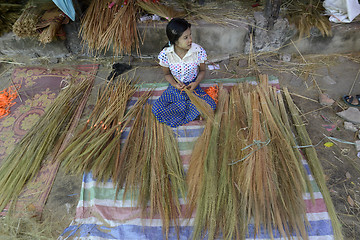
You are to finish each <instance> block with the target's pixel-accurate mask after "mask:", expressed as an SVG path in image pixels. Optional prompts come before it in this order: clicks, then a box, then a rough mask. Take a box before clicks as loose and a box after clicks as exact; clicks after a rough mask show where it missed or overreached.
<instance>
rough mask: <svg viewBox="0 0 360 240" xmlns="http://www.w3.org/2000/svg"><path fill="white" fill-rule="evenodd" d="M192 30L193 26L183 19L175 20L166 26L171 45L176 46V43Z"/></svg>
mask: <svg viewBox="0 0 360 240" xmlns="http://www.w3.org/2000/svg"><path fill="white" fill-rule="evenodd" d="M189 28H191V24H190V23H189V22H188V21H186V20H185V19H183V18H173V19H171V21H170V22H169V23H168V25H167V26H166V35H167V37H168V39H169V42H170V44H175V42H176V41H177V40H178V39H179V38H180V37H181V35H182V34H183V33H184V32H185V31H186V30H187V29H189ZM164 47H169V44H166V45H165V46H164Z"/></svg>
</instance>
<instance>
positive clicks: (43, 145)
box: [0, 80, 93, 211]
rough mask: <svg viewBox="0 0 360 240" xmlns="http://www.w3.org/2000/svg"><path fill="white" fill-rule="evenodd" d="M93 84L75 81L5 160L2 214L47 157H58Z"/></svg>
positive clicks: (0, 176)
mask: <svg viewBox="0 0 360 240" xmlns="http://www.w3.org/2000/svg"><path fill="white" fill-rule="evenodd" d="M92 83H93V81H88V80H83V81H81V82H75V81H72V82H71V84H70V86H69V87H67V88H66V89H65V90H63V91H62V92H60V94H59V96H58V97H57V98H56V99H55V101H54V102H53V103H52V105H51V106H50V107H49V109H48V110H47V111H46V113H45V114H44V115H43V116H42V117H41V119H40V120H39V121H38V122H37V123H36V124H35V125H34V126H33V127H32V128H31V129H30V131H29V132H28V133H27V134H26V135H25V136H24V138H23V139H22V140H21V141H20V142H19V144H17V145H16V147H15V148H14V150H13V151H12V152H11V153H10V155H9V156H8V157H7V158H6V159H5V161H4V162H3V164H2V165H1V167H0V184H1V186H2V187H1V188H0V211H2V210H3V209H4V208H5V206H6V205H7V204H8V203H9V202H10V201H13V202H12V205H11V208H13V207H14V206H15V203H16V199H17V197H18V195H19V193H20V192H21V190H22V189H23V187H24V186H25V185H26V183H27V182H28V181H29V180H31V179H33V178H34V177H35V176H36V175H37V173H38V171H39V169H40V167H41V165H42V164H43V162H44V161H45V159H46V157H47V156H49V154H50V153H51V154H52V155H56V154H57V152H58V150H59V148H60V147H61V145H62V142H63V140H64V138H65V136H66V133H67V131H68V130H69V128H71V127H72V126H73V124H72V123H73V121H75V120H76V119H74V113H75V112H76V111H77V109H78V107H79V104H80V103H82V99H83V98H84V97H85V94H84V93H85V92H89V91H88V90H89V88H91V87H92ZM10 210H11V209H10Z"/></svg>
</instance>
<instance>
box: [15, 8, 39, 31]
mask: <svg viewBox="0 0 360 240" xmlns="http://www.w3.org/2000/svg"><path fill="white" fill-rule="evenodd" d="M42 12H43V10H42V9H41V8H39V7H37V6H33V5H30V6H28V7H26V8H25V9H24V11H23V12H22V14H21V15H20V17H19V18H18V19H17V20H16V22H15V23H14V25H13V32H14V33H15V34H16V35H17V36H18V37H21V38H24V37H32V36H35V35H36V24H37V23H38V20H39V18H40V16H41V14H42Z"/></svg>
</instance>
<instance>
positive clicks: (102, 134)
mask: <svg viewBox="0 0 360 240" xmlns="http://www.w3.org/2000/svg"><path fill="white" fill-rule="evenodd" d="M135 91H136V88H135V87H134V86H133V85H132V84H131V79H120V80H119V81H118V82H117V83H115V84H113V83H109V84H108V85H106V86H105V87H104V88H103V89H102V90H100V92H99V95H98V100H97V102H96V105H95V107H94V110H93V112H92V113H91V115H90V118H89V120H88V122H87V123H86V124H85V126H84V127H83V130H81V131H80V132H79V133H78V134H77V137H76V138H74V139H73V141H72V143H71V144H70V145H69V146H68V147H67V148H66V149H65V150H64V151H63V153H62V154H61V155H60V156H59V158H60V159H61V160H62V161H63V162H64V167H65V169H67V170H68V171H71V172H73V173H82V172H83V171H92V173H93V175H94V177H95V178H97V180H98V181H102V180H108V179H109V178H112V179H114V178H115V176H114V174H113V173H114V166H115V164H116V161H117V158H118V156H119V154H120V141H119V138H120V136H121V133H122V131H123V129H124V127H125V125H124V124H123V123H124V122H126V120H128V119H129V116H127V115H126V108H127V103H128V101H129V99H130V97H131V96H132V95H133V94H134V93H135ZM130 113H132V112H131V111H130ZM88 125H90V128H88Z"/></svg>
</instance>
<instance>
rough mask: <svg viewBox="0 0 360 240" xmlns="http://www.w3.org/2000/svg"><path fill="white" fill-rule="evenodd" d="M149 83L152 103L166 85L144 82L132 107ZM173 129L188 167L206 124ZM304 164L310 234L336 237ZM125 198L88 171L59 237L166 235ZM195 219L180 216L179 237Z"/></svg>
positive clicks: (317, 239) (315, 239) (318, 239)
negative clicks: (73, 212) (308, 189)
mask: <svg viewBox="0 0 360 240" xmlns="http://www.w3.org/2000/svg"><path fill="white" fill-rule="evenodd" d="M252 80H253V79H252V78H244V79H235V80H234V79H231V80H230V79H219V80H208V81H205V82H203V83H202V84H201V87H202V88H204V89H206V88H207V87H210V86H212V85H213V84H214V83H217V82H222V83H223V84H224V86H225V87H231V86H233V85H234V84H236V83H237V82H241V81H248V82H253V81H252ZM253 83H255V82H253ZM269 83H270V84H271V85H274V86H277V87H279V82H278V80H277V79H275V78H273V77H270V78H269ZM148 87H156V91H155V92H154V94H153V96H152V97H151V98H150V100H149V101H150V103H152V102H154V101H155V100H156V99H157V98H158V97H159V96H160V95H161V93H162V92H163V91H164V90H165V89H166V87H167V84H156V85H148V86H145V85H144V86H142V87H141V88H140V89H139V90H138V92H137V93H136V94H135V95H134V97H133V99H132V100H131V102H130V104H129V107H131V106H132V105H133V104H134V103H135V101H136V100H137V98H138V96H140V95H141V94H142V93H143V92H144V91H147V90H148ZM173 130H174V133H175V135H176V137H177V140H178V144H179V149H180V155H181V159H182V161H183V165H184V168H185V169H187V167H188V164H189V159H190V155H191V152H192V149H193V147H194V144H195V141H196V139H197V138H198V137H199V136H200V135H201V133H202V132H203V130H204V124H203V122H201V121H193V122H190V123H188V124H186V125H184V126H180V127H177V128H173ZM128 133H129V129H127V130H126V131H124V134H123V135H122V138H121V141H122V142H124V141H125V139H126V137H127V134H128ZM303 165H304V167H305V168H306V169H307V172H308V174H309V177H310V180H311V183H312V186H313V190H314V197H315V201H314V202H312V200H311V199H310V194H309V193H306V194H305V195H304V201H305V203H306V207H307V218H308V220H309V223H310V225H309V228H308V234H309V238H310V239H311V240H330V239H334V237H333V229H332V226H331V221H330V218H329V215H328V213H327V210H326V206H325V202H324V200H323V197H322V194H321V193H320V191H319V188H318V186H317V185H316V182H315V180H314V179H313V177H312V176H311V173H310V170H309V167H308V165H307V163H306V161H305V160H303ZM123 198H124V196H123V192H122V191H121V190H120V192H119V193H118V195H117V196H116V194H115V189H114V185H113V183H112V182H111V181H109V182H106V183H100V184H99V183H96V180H95V179H93V177H92V175H91V173H85V174H84V177H83V181H82V188H81V193H80V200H79V203H78V205H77V209H76V216H75V219H74V220H73V221H72V223H71V224H70V226H69V227H67V228H66V229H65V230H64V231H63V233H62V234H61V236H60V237H59V239H124V240H130V239H134V240H135V239H136V240H138V239H139V240H140V239H153V240H160V239H164V237H163V233H162V222H161V219H160V217H159V216H155V217H154V218H153V219H144V218H141V211H140V210H139V209H137V208H135V207H132V206H135V205H136V204H135V203H132V202H131V200H130V197H129V196H125V201H123ZM180 202H181V203H182V204H184V200H183V199H180ZM193 220H194V219H193V218H191V219H180V226H181V227H180V239H191V234H192V225H193ZM248 230H249V235H248V236H247V237H246V239H249V240H250V239H254V225H253V224H249V226H248ZM275 237H276V238H275V239H281V238H280V235H279V234H278V233H277V234H275ZM169 239H177V235H176V231H175V228H174V227H170V233H169ZM256 239H270V237H269V235H268V234H267V232H266V231H265V230H262V231H261V233H260V234H258V235H257V237H256Z"/></svg>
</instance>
